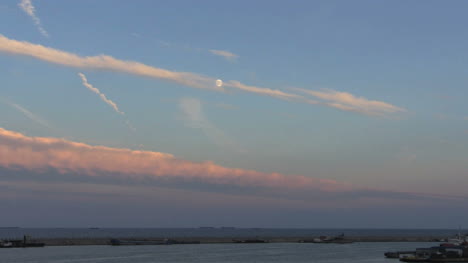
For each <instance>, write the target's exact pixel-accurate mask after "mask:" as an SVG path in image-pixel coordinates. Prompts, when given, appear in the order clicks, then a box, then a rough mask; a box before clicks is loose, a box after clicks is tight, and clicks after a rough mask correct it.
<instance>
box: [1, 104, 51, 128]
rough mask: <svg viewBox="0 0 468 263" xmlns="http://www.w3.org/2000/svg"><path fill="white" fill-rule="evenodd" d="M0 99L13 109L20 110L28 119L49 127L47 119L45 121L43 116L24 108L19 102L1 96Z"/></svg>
mask: <svg viewBox="0 0 468 263" xmlns="http://www.w3.org/2000/svg"><path fill="white" fill-rule="evenodd" d="M0 101H2V102H3V103H5V104H7V105H9V106H10V107H12V108H13V109H15V110H17V111H19V112H21V113H22V114H23V115H24V116H26V117H27V118H28V119H30V120H32V121H34V122H35V123H37V124H40V125H42V126H44V127H46V128H51V126H50V124H49V123H48V122H47V121H45V120H44V119H43V118H41V117H40V116H38V115H37V114H35V113H33V112H31V111H30V110H28V109H26V108H25V107H23V106H21V105H19V104H16V103H14V102H11V101H9V100H6V99H3V98H0Z"/></svg>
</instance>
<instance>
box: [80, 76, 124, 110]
mask: <svg viewBox="0 0 468 263" xmlns="http://www.w3.org/2000/svg"><path fill="white" fill-rule="evenodd" d="M78 76H80V78H81V81H82V82H83V86H85V87H86V88H88V89H89V90H91V91H92V92H94V93H96V94H98V95H99V97H100V98H101V100H102V101H104V102H105V103H107V104H108V105H109V106H111V107H112V109H114V111H115V112H117V113H118V114H121V115H124V114H125V113H124V112H122V111H120V110H119V107H117V104H115V102H113V101H112V100H110V99H108V98H107V97H106V95H104V94H103V93H101V91H100V90H99V89H97V88H95V87H93V85H91V84H89V83H88V80H87V79H86V76H85V75H84V74H83V73H78Z"/></svg>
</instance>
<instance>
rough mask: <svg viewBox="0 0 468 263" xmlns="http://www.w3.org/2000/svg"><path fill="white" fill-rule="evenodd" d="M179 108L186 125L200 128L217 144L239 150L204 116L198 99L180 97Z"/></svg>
mask: <svg viewBox="0 0 468 263" xmlns="http://www.w3.org/2000/svg"><path fill="white" fill-rule="evenodd" d="M179 108H180V110H181V112H182V113H183V115H184V118H183V119H184V121H185V124H186V125H187V126H188V127H190V128H194V129H200V130H202V131H203V133H204V134H205V135H206V136H207V137H208V138H210V139H211V140H213V141H214V142H215V143H216V144H217V145H219V146H223V147H228V148H231V149H236V150H239V151H241V150H240V149H239V147H238V146H237V145H236V143H234V141H233V140H232V139H231V138H229V136H227V135H226V134H225V133H224V132H223V131H222V130H221V129H219V128H218V127H216V125H214V124H213V123H212V122H211V121H209V120H208V119H207V118H206V116H205V114H204V113H203V107H202V103H201V101H200V100H198V99H195V98H182V99H180V100H179Z"/></svg>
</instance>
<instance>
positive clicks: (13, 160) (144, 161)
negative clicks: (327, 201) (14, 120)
mask: <svg viewBox="0 0 468 263" xmlns="http://www.w3.org/2000/svg"><path fill="white" fill-rule="evenodd" d="M0 156H1V158H0V166H3V167H6V168H15V167H21V168H23V169H29V170H39V171H40V170H46V169H50V168H53V169H56V170H57V171H59V172H60V173H78V174H83V175H88V176H100V175H102V174H120V175H125V176H129V177H133V178H146V177H165V178H181V179H189V180H198V181H202V182H206V183H211V184H225V185H237V186H251V187H252V186H253V187H264V188H273V189H283V190H293V191H294V190H302V191H309V190H311V191H324V192H337V191H348V190H352V187H351V186H350V185H347V184H344V183H339V182H336V181H333V180H324V179H316V178H312V177H306V176H298V175H283V174H279V173H263V172H258V171H253V170H245V169H240V168H227V167H223V166H220V165H217V164H215V163H213V162H211V161H206V162H191V161H186V160H182V159H178V158H176V157H174V156H173V155H171V154H167V153H161V152H151V151H135V150H130V149H123V148H111V147H105V146H92V145H88V144H84V143H79V142H73V141H68V140H65V139H59V138H46V137H29V136H26V135H23V134H21V133H18V132H13V131H8V130H5V129H2V128H0Z"/></svg>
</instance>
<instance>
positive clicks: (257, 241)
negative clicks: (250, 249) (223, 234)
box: [233, 238, 270, 243]
mask: <svg viewBox="0 0 468 263" xmlns="http://www.w3.org/2000/svg"><path fill="white" fill-rule="evenodd" d="M233 241H234V243H269V242H270V241H268V240H266V239H260V238H252V239H240V240H239V239H234V240H233Z"/></svg>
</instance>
